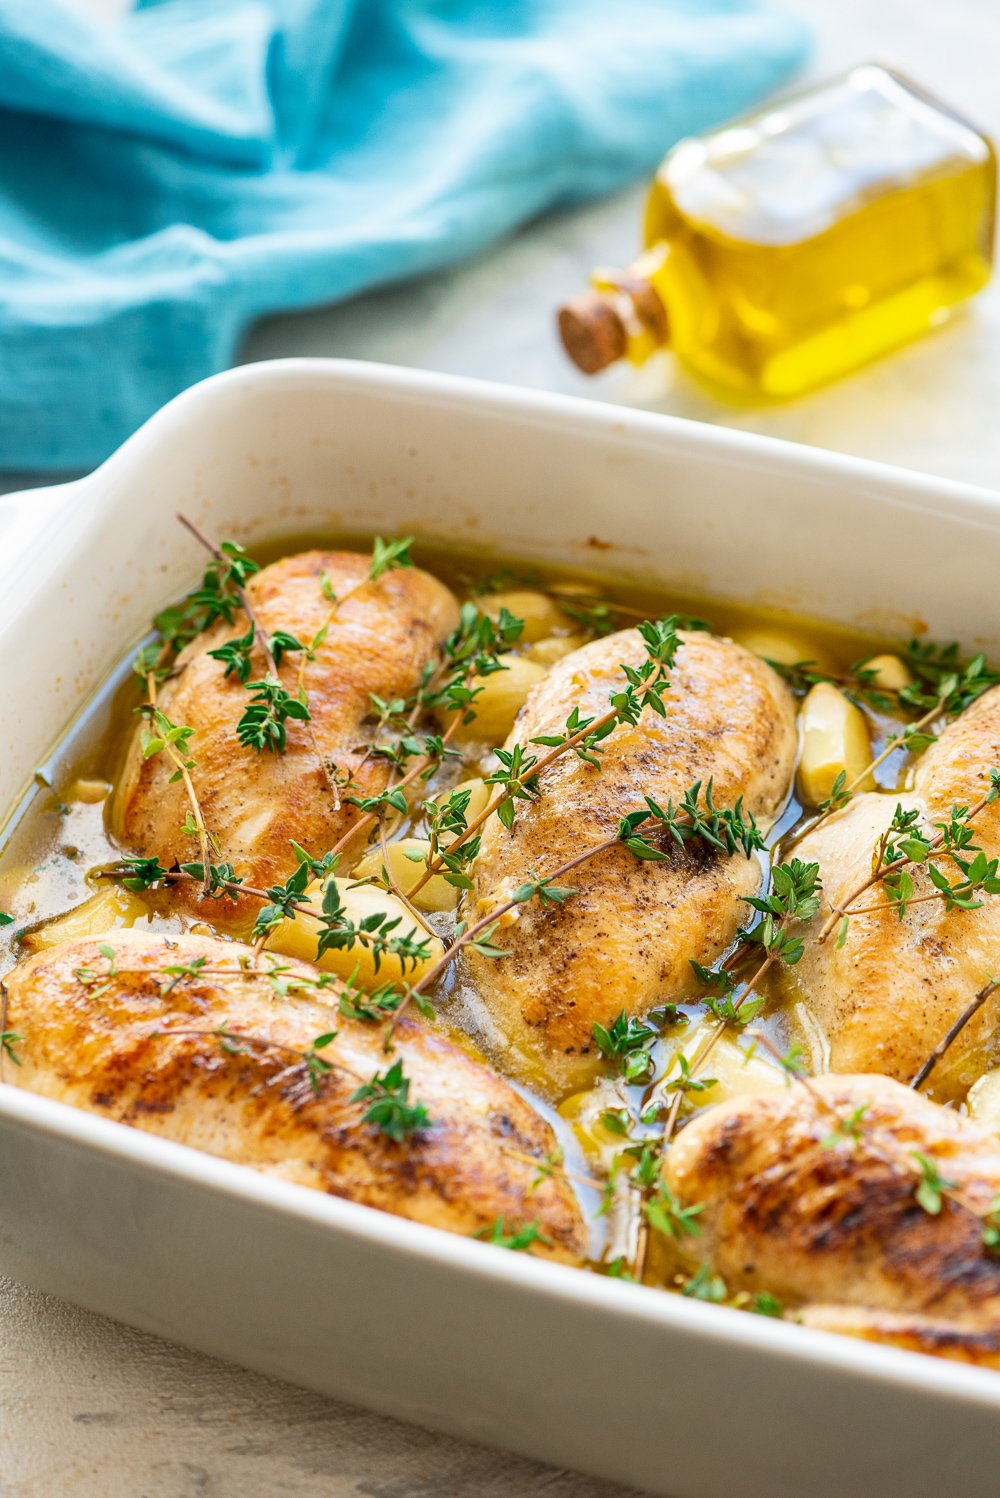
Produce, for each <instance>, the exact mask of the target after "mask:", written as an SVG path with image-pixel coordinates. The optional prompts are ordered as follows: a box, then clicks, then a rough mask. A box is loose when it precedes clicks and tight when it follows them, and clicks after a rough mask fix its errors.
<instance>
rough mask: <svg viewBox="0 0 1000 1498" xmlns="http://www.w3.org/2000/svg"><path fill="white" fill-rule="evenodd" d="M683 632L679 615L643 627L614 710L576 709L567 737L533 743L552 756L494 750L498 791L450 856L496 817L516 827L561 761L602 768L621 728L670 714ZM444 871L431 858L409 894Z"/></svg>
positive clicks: (613, 696) (491, 781)
mask: <svg viewBox="0 0 1000 1498" xmlns="http://www.w3.org/2000/svg"><path fill="white" fill-rule="evenodd" d="M677 628H678V621H677V618H676V616H673V615H672V616H670V617H669V618H666V619H659V620H645V621H644V622H643V624H642V625H640V627H639V634H640V637H641V639H642V642H643V646H644V648H645V656H646V658H645V660H644V661H643V662H642V663H641V665H640V666H638V667H633V666H629V665H627V664H626V663H624V662H623V663H622V666H621V670H622V674H623V676H624V677H625V681H624V683H623V684H622V685H620V686H617V685H616V687H615V688H614V689H613V691H612V692H611V693H610V694H609V701H610V703H611V706H610V707H609V709H608V711H607V712H605V713H603V714H600V715H599V716H598V717H596V718H584V717H582V716H581V714H580V713H579V711H578V709H576V708H574V709H573V710H572V712H571V713H570V715H569V717H568V718H567V720H566V726H565V731H564V732H562V733H559V734H545V735H540V736H538V737H537V738H534V739H532V740H531V742H532V743H533V744H537V745H539V746H542V747H547V748H548V751H549V752H548V753H547V754H545V755H543V756H542V757H541V758H537V757H536V756H535V755H533V754H532V753H531V752H530V750H529V749H528V748H526V747H524V746H521V745H515V746H514V748H513V749H512V750H504V749H498V750H495V751H494V753H495V754H496V757H497V759H498V760H499V761H500V767H499V769H497V770H495V771H494V772H493V773H492V774H491V775H488V776H487V777H486V783H487V784H488V785H495V786H497V787H498V789H497V790H496V792H495V793H494V794H493V796H491V798H490V800H489V802H488V803H487V805H486V806H485V807H484V808H483V810H482V811H481V812H480V813H479V815H478V816H476V817H474V818H473V819H472V821H471V822H469V823H468V824H467V825H466V827H465V830H464V831H462V832H459V833H458V834H457V835H456V836H455V837H454V839H453V840H452V841H451V842H450V843H449V847H448V854H449V856H450V857H451V858H452V859H453V860H454V859H455V858H456V856H457V854H458V850H459V848H461V847H462V845H463V844H464V843H466V842H467V841H468V840H469V839H470V838H473V837H475V836H476V834H477V833H479V831H480V829H481V828H482V827H484V826H485V825H486V823H487V822H488V821H489V819H490V817H492V816H494V815H496V816H497V817H498V818H499V820H500V821H501V822H502V823H503V825H504V826H505V827H507V828H510V827H512V826H513V823H514V818H515V815H516V802H517V801H518V800H531V799H533V797H534V796H535V795H536V794H537V790H538V780H539V776H540V775H541V774H542V772H543V771H544V770H546V769H547V768H548V766H549V765H550V764H553V763H554V762H555V761H556V760H557V759H559V758H560V756H562V755H563V754H567V753H575V754H576V755H577V756H578V757H579V758H581V759H583V760H584V761H585V762H586V763H589V764H597V765H599V763H600V760H599V757H598V756H599V754H600V752H601V745H602V744H603V742H604V740H605V739H606V738H608V736H609V735H610V734H611V733H613V731H614V729H615V728H616V727H618V725H619V724H621V723H631V724H635V723H637V722H638V721H639V717H640V715H641V713H642V711H643V709H644V708H645V707H647V706H651V707H653V708H655V709H656V711H657V712H660V713H662V712H663V711H664V703H663V694H664V693H665V692H666V691H667V690H668V688H669V685H670V677H669V672H670V668H671V667H672V666H673V662H674V657H675V656H676V653H677V649H678V646H679V644H680V640H679V637H678V633H677ZM444 868H445V864H444V861H443V858H442V855H441V853H438V854H437V855H436V856H435V857H434V858H428V860H427V862H426V864H425V866H424V871H423V873H422V874H421V875H420V876H419V878H418V879H417V880H416V881H415V883H414V884H412V885H411V886H410V888H409V889H408V890H407V894H408V896H409V897H410V899H411V900H412V899H413V897H414V896H415V895H416V894H417V893H418V892H419V891H420V890H421V889H422V888H423V886H424V885H425V884H426V883H427V881H428V879H430V878H431V877H432V876H433V875H434V874H438V873H441V872H442V871H443V870H444Z"/></svg>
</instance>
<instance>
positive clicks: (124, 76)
mask: <svg viewBox="0 0 1000 1498" xmlns="http://www.w3.org/2000/svg"><path fill="white" fill-rule="evenodd" d="M804 50H805V36H804V32H803V29H802V27H801V26H800V25H799V23H798V22H796V21H795V20H793V19H791V18H790V17H788V16H787V15H783V14H781V13H779V12H775V11H773V10H770V9H767V8H765V7H764V6H763V5H761V4H758V3H756V0H146V3H144V4H140V5H139V8H138V9H137V10H136V11H135V12H134V13H133V14H130V15H129V16H127V17H126V18H125V19H124V20H123V21H121V22H120V23H119V24H117V25H114V26H108V25H106V24H102V23H99V22H90V21H89V20H88V19H87V18H86V17H85V15H84V14H83V12H81V11H80V10H78V9H77V8H75V7H72V6H70V5H68V4H65V5H64V4H62V3H60V0H0V467H8V468H25V469H36V468H77V467H87V466H89V465H91V464H93V463H96V462H98V461H99V460H100V459H102V458H103V457H105V456H106V454H107V453H108V452H110V451H111V450H112V449H113V448H114V447H115V446H116V445H117V444H118V443H119V442H120V441H122V439H123V438H125V437H126V436H128V434H129V433H130V432H131V431H133V430H134V429H135V428H136V427H137V426H138V425H139V424H140V422H142V421H143V420H144V419H145V418H146V417H147V416H149V415H150V414H151V413H152V412H153V411H154V410H155V409H156V408H157V406H159V405H160V404H162V402H163V401H165V400H167V399H168V398H169V397H170V396H172V395H174V394H175V393H176V392H177V391H179V390H181V389H183V388H184V387H185V386H186V385H188V384H190V383H191V382H192V381H194V380H198V379H200V378H202V377H203V376H204V375H207V374H211V373H212V372H214V371H215V370H218V369H221V368H224V367H225V366H226V365H227V364H229V363H231V362H232V361H233V359H234V358H235V357H236V354H237V350H238V347H239V340H240V337H241V335H242V333H243V332H244V330H245V329H246V327H247V325H248V323H249V322H250V321H251V320H252V319H254V318H255V317H258V316H260V315H261V314H263V313H267V312H274V311H278V310H282V309H289V308H302V307H309V306H314V305H317V304H319V303H323V302H330V301H334V300H336V299H338V298H342V297H347V296H350V295H352V294H354V293H356V292H359V291H361V290H363V289H365V288H367V287H371V286H375V285H377V284H379V283H381V282H386V281H389V280H394V279H397V278H400V277H403V276H412V275H415V274H417V273H420V272H424V271H429V270H431V269H433V268H434V267H437V266H442V265H447V264H450V263H452V262H454V261H457V260H458V259H460V258H461V257H462V256H464V255H468V254H470V253H471V252H473V251H475V250H478V249H480V248H482V247H483V246H484V245H486V244H488V243H489V242H490V241H491V240H494V239H496V238H497V237H499V236H501V235H503V234H506V233H508V232H509V231H510V230H511V229H512V228H513V227H514V226H515V225H517V224H518V223H521V222H522V221H523V220H525V219H527V218H529V217H530V216H531V215H533V214H537V213H539V212H540V211H541V210H542V209H544V208H547V207H550V206H552V205H553V204H567V203H571V202H574V201H576V200H579V199H583V198H586V197H589V196H591V195H593V194H597V193H602V192H607V191H608V190H609V189H612V188H615V187H617V186H619V185H621V184H622V183H624V182H627V181H629V180H630V179H632V178H635V177H637V176H639V175H641V174H643V173H645V172H647V171H649V170H650V168H652V167H653V165H654V164H655V162H656V161H657V160H658V159H659V157H660V156H661V154H662V153H663V151H664V150H665V148H666V147H667V146H669V145H670V144H671V143H672V142H673V141H675V140H676V139H677V138H678V137H680V136H681V135H684V134H688V133H690V132H692V131H697V130H700V129H702V128H704V127H705V126H708V125H711V124H713V123H715V122H716V121H719V120H721V119H724V118H726V117H727V116H729V115H732V114H734V113H736V112H737V111H739V110H741V109H743V108H745V107H746V106H747V105H749V104H750V103H751V102H752V101H753V100H755V99H757V98H758V97H759V96H761V95H762V94H764V93H766V92H767V90H768V89H770V88H772V87H773V86H774V85H775V84H776V83H777V82H778V81H779V80H780V79H781V78H782V77H783V76H784V75H785V74H786V73H788V72H789V71H790V70H791V69H792V68H793V67H794V66H795V65H796V64H797V63H798V62H799V60H800V59H801V57H802V55H803V53H804ZM571 289H572V288H567V290H571ZM539 336H540V337H544V336H545V330H543V329H540V330H539Z"/></svg>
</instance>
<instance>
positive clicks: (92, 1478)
mask: <svg viewBox="0 0 1000 1498" xmlns="http://www.w3.org/2000/svg"><path fill="white" fill-rule="evenodd" d="M76 3H77V4H80V5H81V6H87V7H89V8H90V9H92V10H97V11H101V12H104V13H113V11H114V10H116V9H121V8H122V3H121V0H76ZM793 4H794V6H795V8H797V9H799V10H800V11H801V12H802V13H803V14H806V15H807V16H809V18H810V19H811V20H812V21H813V23H814V25H815V27H816V29H817V33H818V41H817V47H816V52H815V58H814V61H813V63H812V66H811V69H810V72H811V73H812V74H822V73H829V72H832V71H835V70H836V69H839V68H841V67H844V66H847V65H849V64H851V63H854V62H860V61H864V60H865V59H868V58H877V59H879V60H883V61H887V62H891V63H893V64H894V65H896V66H897V67H900V68H902V69H903V70H905V71H908V72H910V73H911V74H912V75H913V76H914V77H915V78H917V79H919V80H921V81H923V82H924V83H926V84H927V85H928V86H929V87H931V88H933V89H936V90H937V91H938V92H940V93H941V94H942V95H944V96H945V97H947V98H949V99H950V100H952V101H953V102H954V103H955V104H956V105H958V106H960V107H962V108H964V109H965V110H966V111H967V112H968V113H969V114H970V115H971V116H972V117H973V118H974V119H976V120H978V121H980V122H981V123H982V124H984V125H985V126H986V127H987V129H989V130H990V131H991V132H992V134H993V136H994V138H995V139H1000V88H998V87H997V73H996V69H997V60H998V58H1000V5H998V4H997V0H949V3H947V4H942V3H940V0H933V3H932V0H793ZM640 201H641V194H640V193H639V192H637V191H633V192H629V193H625V194H623V195H622V196H620V197H619V198H617V199H616V200H613V201H610V202H607V203H605V204H603V205H600V206H598V207H596V208H591V209H585V210H580V211H576V212H574V213H571V214H566V215H563V216H561V217H557V218H550V219H548V220H546V221H543V222H541V223H539V224H537V225H535V226H534V227H532V228H530V229H528V230H526V231H525V232H523V233H522V234H520V235H519V236H517V237H516V238H515V239H513V240H512V241H511V242H509V243H508V244H506V245H504V246H501V247H500V248H499V249H497V250H495V251H494V252H492V253H490V254H488V255H484V256H482V257H481V258H480V259H479V260H478V261H476V262H475V263H474V264H472V265H469V266H467V267H465V268H463V269H462V270H459V271H456V272H453V273H449V274H447V275H441V276H437V277H434V278H432V279H430V280H426V281H423V282H420V283H418V284H414V285H411V286H408V287H404V288H401V289H398V290H394V291H389V292H384V293H381V294H378V295H372V296H368V297H365V298H363V299H362V300H360V301H358V302H356V303H354V304H353V305H350V306H346V307H342V308H337V309H333V310H329V311H324V312H320V313H311V314H306V315H302V316H297V317H294V318H290V317H283V318H275V319H273V320H271V321H269V322H267V323H266V324H264V325H262V326H261V327H260V328H259V329H257V330H256V331H255V332H254V334H253V335H252V337H251V338H250V340H249V342H248V345H247V349H246V357H247V358H249V359H260V358H268V357H273V356H280V355H289V354H299V353H307V354H328V355H341V356H347V357H354V358H366V359H378V360H383V361H385V362H389V363H398V364H407V365H413V366H418V367H422V368H428V369H437V370H446V371H450V372H453V373H459V374H468V375H475V376H479V377H484V378H490V379H496V380H502V381H506V382H508V383H511V384H517V385H527V386H534V387H537V388H540V389H546V390H560V391H566V392H572V393H576V394H582V395H586V396H588V397H590V398H593V399H598V400H610V401H616V402H620V403H625V404H630V405H640V406H644V407H647V408H649V409H654V410H661V411H670V412H673V413H675V414H679V415H683V416H690V417H694V418H695V419H697V420H700V421H714V422H721V423H726V424H729V425H735V426H740V427H743V428H746V429H748V430H752V431H760V432H767V433H769V434H772V435H775V436H779V437H785V438H789V439H790V440H792V441H795V442H805V443H810V444H813V445H815V446H820V447H828V448H834V449H837V450H839V451H843V452H850V453H857V454H861V455H863V456H866V457H871V458H878V459H883V460H885V461H887V462H892V463H899V464H902V465H904V466H906V467H909V468H915V469H920V470H923V471H925V472H929V473H935V474H942V475H947V476H950V477H954V478H959V479H965V480H969V481H971V482H974V483H979V484H986V485H989V486H991V487H996V488H1000V420H998V414H997V413H998V410H1000V285H998V286H997V287H994V288H993V289H992V290H988V291H987V292H986V293H985V294H984V295H983V296H981V297H980V298H979V299H978V301H977V302H976V304H975V307H974V309H973V310H972V312H971V313H970V314H969V315H967V316H965V317H963V318H961V319H959V320H957V321H956V322H954V323H953V324H952V325H950V326H949V327H947V328H946V329H944V330H943V331H942V332H940V333H938V334H936V335H934V336H933V337H929V338H926V339H925V340H924V341H923V342H922V343H919V344H916V345H914V346H913V347H912V348H909V349H907V350H904V351H903V352H901V353H899V354H897V355H895V356H894V357H893V358H891V359H888V360H886V361H884V362H883V363H882V364H879V365H877V366H874V367H873V368H871V369H869V370H866V371H864V372H863V373H861V374H859V375H856V376H855V377H854V378H852V379H850V380H847V381H844V382H842V383H841V384H840V385H837V386H835V387H833V388H831V389H829V390H825V391H823V392H821V393H820V394H817V395H814V396H812V397H810V398H808V399H806V400H803V401H800V402H799V403H797V404H795V405H790V406H787V407H785V408H780V409H771V410H768V411H766V412H746V413H742V412H741V413H734V412H733V411H730V410H724V409H722V408H720V407H718V406H716V405H714V404H712V403H710V402H709V400H708V399H707V398H706V397H705V396H703V395H701V394H700V393H699V392H698V391H697V390H696V389H694V388H693V387H692V386H691V385H690V384H688V383H687V382H686V381H685V380H684V379H683V378H681V377H678V376H676V375H675V373H674V372H673V371H672V370H671V369H670V366H669V363H665V364H664V366H662V367H657V368H656V369H649V368H647V369H646V370H645V371H642V372H640V373H639V374H636V373H634V372H628V371H621V372H619V371H614V372H612V373H611V374H609V375H608V376H606V377H604V378H603V379H601V380H600V381H598V382H596V383H589V382H587V381H586V380H585V379H584V378H583V377H582V376H579V375H577V373H576V372H575V371H574V370H573V369H572V368H570V367H569V366H568V365H567V363H566V361H565V360H564V358H563V357H562V355H561V353H560V351H559V349H558V348H557V346H556V343H555V340H554V338H553V336H552V310H553V308H554V306H555V305H556V304H557V303H558V302H559V300H560V299H561V298H562V297H563V296H564V295H565V294H567V292H570V291H572V290H573V289H575V288H576V287H578V286H581V285H582V284H583V282H584V279H585V277H586V273H587V271H588V269H589V268H590V266H591V265H592V264H594V263H599V262H605V263H607V262H612V263H613V262H620V261H622V260H623V259H624V258H626V257H628V256H629V255H630V253H631V252H632V250H633V248H634V245H635V242H636V238H637V235H638V223H639V218H638V213H639V205H640ZM0 457H2V455H0ZM5 478H6V479H7V482H6V484H4V479H5ZM13 482H14V476H13V475H6V476H5V475H2V474H0V487H8V488H9V487H12V486H13ZM0 1211H2V1204H0ZM0 1432H2V1438H0V1439H2V1445H0V1498H59V1495H63V1494H67V1495H69V1494H71V1495H73V1498H108V1495H112V1498H120V1495H127V1498H133V1495H135V1498H202V1495H206V1498H273V1495H276V1494H279V1493H280V1494H282V1495H285V1498H318V1495H320V1494H322V1495H329V1498H508V1495H512V1498H522V1495H524V1498H534V1495H538V1498H543V1495H544V1498H625V1494H624V1490H623V1489H619V1488H615V1487H613V1486H611V1485H608V1484H605V1483H600V1482H597V1481H593V1480H591V1479H588V1478H585V1477H580V1476H577V1475H575V1474H572V1473H558V1472H553V1471H551V1470H550V1469H546V1468H542V1467H539V1466H536V1465H535V1464H533V1463H529V1462H526V1461H520V1460H518V1459H516V1458H512V1457H509V1456H504V1455H501V1454H498V1453H494V1452H488V1451H484V1450H481V1449H478V1448H474V1447H471V1446H466V1445H464V1444H462V1443H460V1442H456V1441H451V1440H448V1439H445V1438H444V1437H441V1436H435V1435H431V1434H427V1433H425V1432H422V1431H418V1430H414V1429H411V1428H408V1427H405V1426H402V1425H398V1424H396V1423H394V1422H391V1421H388V1420H384V1419H380V1418H379V1417H377V1416H374V1415H370V1414H367V1413H365V1412H363V1411H358V1410H354V1409H349V1408H346V1407H344V1406H341V1405H337V1404H334V1403H332V1402H331V1401H329V1400H326V1399H323V1398H320V1397H318V1396H317V1395H313V1394H309V1393H305V1392H303V1391H301V1390H298V1389H295V1388H292V1387H290V1386H288V1385H284V1384H279V1383H275V1382H273V1381H271V1380H269V1379H265V1378H261V1377H258V1376H256V1375H252V1374H249V1373H246V1372H243V1371H241V1370H239V1369H235V1368H230V1367H227V1366H225V1365H223V1364H220V1363H217V1362H213V1361H211V1360H210V1359H207V1358H204V1357H200V1356H198V1355H195V1354H193V1353H189V1352H186V1351H185V1350H183V1349H181V1348H177V1347H173V1346H170V1345H168V1344H166V1343H163V1342H160V1341H158V1340H157V1339H156V1338H153V1337H149V1336H145V1335H142V1334H140V1333H137V1332H134V1331H131V1330H129V1329H128V1328H125V1327H122V1326H119V1325H117V1324H116V1323H113V1322H110V1321H107V1320H104V1319H102V1318H99V1317H96V1316H92V1315H90V1314H87V1313H85V1312H82V1311H79V1310H77V1309H75V1308H74V1307H71V1306H68V1305H65V1304H63V1303H61V1302H59V1301H56V1300H53V1299H50V1298H47V1297H45V1296H41V1295H37V1294H34V1293H32V1292H30V1291H28V1290H25V1289H24V1288H22V1287H20V1286H17V1285H14V1284H11V1283H10V1282H8V1281H3V1280H0ZM734 1494H735V1490H734Z"/></svg>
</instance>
